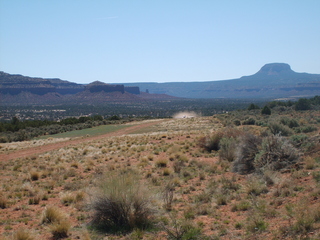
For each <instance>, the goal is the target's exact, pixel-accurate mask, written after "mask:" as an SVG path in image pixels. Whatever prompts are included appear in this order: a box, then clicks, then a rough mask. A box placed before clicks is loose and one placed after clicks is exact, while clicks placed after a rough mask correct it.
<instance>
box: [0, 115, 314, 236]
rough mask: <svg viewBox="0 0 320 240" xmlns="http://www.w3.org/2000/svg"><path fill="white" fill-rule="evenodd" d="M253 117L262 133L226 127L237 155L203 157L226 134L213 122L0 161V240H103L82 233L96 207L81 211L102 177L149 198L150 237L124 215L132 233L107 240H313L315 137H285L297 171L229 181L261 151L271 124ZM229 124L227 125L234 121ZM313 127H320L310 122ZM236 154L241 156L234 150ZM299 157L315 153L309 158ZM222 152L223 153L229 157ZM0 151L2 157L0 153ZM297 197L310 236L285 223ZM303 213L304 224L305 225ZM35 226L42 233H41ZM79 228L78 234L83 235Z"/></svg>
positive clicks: (176, 122)
mask: <svg viewBox="0 0 320 240" xmlns="http://www.w3.org/2000/svg"><path fill="white" fill-rule="evenodd" d="M237 114H238V113H235V115H234V116H233V117H234V118H237V119H239V121H240V122H241V121H243V120H244V116H236V115H237ZM304 114H305V113H304ZM318 115H319V117H318V118H319V119H320V114H318ZM281 117H284V116H281ZM281 117H279V119H281ZM285 117H287V115H285ZM219 118H220V116H219ZM229 118H230V114H225V116H221V119H226V121H227V120H228V119H229ZM254 118H255V122H256V123H257V122H261V123H263V124H264V125H261V126H253V125H250V126H249V125H246V126H243V125H239V126H234V125H233V130H234V132H235V133H234V135H232V134H230V135H228V136H231V137H230V138H226V139H228V140H229V141H232V140H233V137H234V139H237V141H235V143H236V147H234V146H233V145H228V144H227V143H226V144H225V143H224V142H223V141H224V140H222V141H220V142H219V143H220V150H219V151H220V152H219V151H212V152H207V151H203V149H202V148H200V147H199V145H198V142H199V139H201V138H202V137H204V136H208V135H211V134H214V133H215V132H217V131H221V132H224V128H223V127H222V124H221V123H220V122H219V121H220V120H218V118H217V117H203V118H195V119H193V120H191V119H172V120H166V121H164V122H162V123H161V124H159V125H157V127H152V128H150V129H148V131H146V132H144V133H140V134H132V135H125V136H115V137H110V138H105V139H98V140H94V141H91V142H88V143H85V144H83V143H82V144H77V145H73V146H67V147H64V148H61V149H59V150H55V151H52V152H48V153H43V154H39V155H37V156H35V157H26V158H21V159H14V160H12V161H8V162H1V163H0V164H1V165H0V174H1V178H2V179H3V181H1V183H0V193H1V194H0V203H1V201H2V200H3V202H5V203H4V204H5V208H1V214H0V235H1V234H4V236H7V237H8V236H12V234H13V233H14V232H15V231H16V229H17V228H20V227H22V226H23V227H24V228H27V229H28V230H30V231H31V232H33V231H35V232H36V235H37V236H36V237H37V239H45V238H44V237H43V236H49V235H50V236H51V237H52V238H54V237H55V238H59V237H66V236H68V237H67V238H70V239H90V237H91V238H92V239H102V238H104V237H106V236H105V233H100V232H99V231H96V230H94V229H92V228H91V227H89V226H88V225H87V223H89V222H93V219H94V216H95V214H96V213H95V210H94V209H93V208H91V209H88V207H87V204H86V203H88V202H90V201H93V200H95V199H97V198H96V197H97V196H100V194H101V192H99V191H100V190H101V189H100V190H99V188H100V187H99V186H100V185H99V183H101V182H102V180H103V179H104V178H103V176H110V177H113V176H114V177H116V176H123V175H126V174H128V173H130V172H134V173H135V174H136V176H138V179H139V181H138V182H139V183H140V185H137V186H139V187H142V188H144V187H148V191H147V194H146V196H149V194H151V196H152V197H151V198H148V197H146V198H142V199H146V200H147V199H149V200H150V201H148V204H150V205H151V206H152V208H151V210H152V214H151V215H150V218H148V220H149V219H150V220H152V223H155V225H154V226H155V227H156V228H155V229H149V228H147V227H145V226H146V225H148V224H146V225H144V224H142V226H144V227H141V229H137V228H135V226H138V225H140V224H138V223H137V222H136V223H134V222H135V221H136V220H135V219H136V218H135V217H133V216H131V217H129V219H130V224H129V226H130V227H128V229H131V230H130V231H131V233H128V234H127V232H126V231H123V232H122V235H117V234H114V233H113V232H112V231H111V232H108V237H110V238H112V239H138V238H141V237H143V238H144V239H154V237H155V236H157V237H158V238H159V240H160V239H161V240H162V239H179V237H183V238H182V239H233V238H239V239H247V238H249V239H250V238H251V239H259V238H260V239H268V238H271V239H272V236H274V234H275V232H278V231H279V234H280V235H279V238H284V239H286V238H287V239H290V238H292V236H296V238H297V239H299V238H302V236H307V237H310V239H312V237H314V239H317V236H319V235H320V230H319V229H320V222H319V218H320V217H319V216H320V211H319V210H318V209H319V204H317V199H319V198H320V192H319V190H318V189H319V182H320V180H319V179H320V177H319V176H318V175H319V161H318V160H317V159H318V158H317V156H318V155H319V152H317V149H320V148H319V147H317V146H318V145H317V144H318V142H317V141H318V140H317V138H316V137H314V136H315V134H316V132H309V133H306V134H305V136H307V137H304V138H303V139H305V140H301V142H299V141H300V140H299V139H298V138H299V137H296V136H299V135H292V136H291V137H290V138H285V139H287V140H291V139H298V140H297V141H296V142H294V143H299V144H294V146H295V147H296V148H297V149H298V150H299V151H302V152H303V153H304V156H303V158H302V161H303V164H302V163H300V162H298V164H297V165H292V166H293V167H294V168H290V169H286V168H284V169H280V170H277V169H274V168H272V169H260V170H259V171H257V172H254V171H252V172H250V171H242V172H240V171H239V172H238V171H235V172H232V171H231V170H232V168H234V166H235V165H236V164H239V163H243V162H240V161H239V160H240V158H238V157H239V156H240V155H241V154H242V155H241V156H242V157H245V158H246V159H249V160H250V161H251V164H252V166H253V170H254V161H255V155H256V154H257V152H260V151H261V149H262V148H261V146H262V145H261V143H262V140H263V139H264V138H265V137H267V136H270V134H269V135H268V134H265V131H266V129H267V127H266V126H267V123H268V121H269V120H270V119H271V118H273V116H272V115H271V116H267V117H265V116H263V117H261V116H254ZM288 118H290V116H288ZM301 118H302V117H301ZM296 119H300V117H296ZM303 119H305V121H306V122H305V126H307V125H310V123H309V122H308V121H309V120H307V119H308V118H307V117H305V116H304V117H303ZM229 120H230V121H229ZM229 120H228V121H229V125H230V124H232V122H233V121H234V119H229ZM277 121H278V122H279V121H280V120H277ZM297 121H298V120H297ZM310 121H311V120H310ZM298 124H299V127H301V126H303V125H300V122H299V121H298ZM312 124H320V122H318V123H317V122H315V121H313V123H312ZM229 129H230V128H229ZM229 129H228V130H226V132H227V131H229ZM292 129H294V128H292ZM243 132H244V133H243ZM240 133H241V134H240ZM90 135H92V134H90ZM247 135H250V136H254V137H252V138H251V140H252V141H251V142H249V143H248V141H247V140H245V141H243V139H245V138H246V136H247ZM300 135H301V134H300ZM239 140H240V141H239ZM36 141H47V140H36ZM306 141H309V142H310V143H312V148H310V147H308V148H306V147H305V146H306V145H305V143H306ZM48 143H49V141H48ZM255 143H258V144H256V145H257V148H254V147H253V150H252V149H251V146H253V145H252V144H255ZM24 144H27V143H24ZM28 144H30V145H31V144H32V143H31V142H30V143H28ZM36 144H38V143H35V145H36ZM21 146H22V145H21ZM310 146H311V145H310ZM223 147H226V148H225V149H223ZM240 147H243V148H242V150H241V151H240ZM222 149H223V150H222ZM306 149H312V151H313V152H308V150H306ZM15 150H16V149H15ZM221 150H222V151H226V152H225V153H227V155H225V156H226V157H224V156H223V154H222V151H221ZM233 150H235V152H233ZM0 151H5V150H4V148H1V149H0ZM10 151H13V150H12V149H11V150H10ZM84 151H85V154H83V152H84ZM250 151H251V152H250ZM253 152H254V154H252V155H250V154H251V153H253ZM273 152H276V151H273ZM229 153H230V155H229ZM234 153H236V154H235V155H233V154H234ZM240 153H241V154H240ZM156 154H158V155H156ZM252 156H253V157H252ZM269 156H270V155H269ZM158 160H160V162H161V161H163V160H164V162H165V164H163V165H162V163H161V164H160V162H159V164H158V162H157V161H158ZM242 160H243V158H242ZM242 170H243V169H242ZM32 172H35V173H36V174H35V175H37V174H39V177H37V178H35V179H32V177H31V173H32ZM253 172H254V173H253ZM239 173H241V174H239ZM107 178H108V177H107ZM286 179H287V180H286ZM132 182H135V183H136V181H132ZM126 188H130V187H129V185H128V186H126V187H124V188H122V189H123V190H125V189H126ZM132 189H134V187H132ZM151 189H152V191H151ZM98 193H99V194H98ZM105 193H106V192H105ZM130 194H131V193H130ZM130 194H128V196H129V195H130ZM102 195H103V194H102ZM111 195H113V196H116V194H111ZM119 195H120V194H119ZM39 196H40V201H39V202H38V204H34V202H37V201H34V199H35V198H38V197H39ZM132 196H134V194H132ZM141 196H144V193H141V194H140V195H138V197H137V199H134V200H131V201H129V202H132V203H133V202H135V201H136V202H138V203H139V201H138V200H139V198H140V199H141ZM1 197H2V198H1ZM132 198H134V197H132ZM132 198H131V199H132ZM302 198H306V199H307V204H306V203H304V204H301V206H303V208H305V212H306V213H312V214H313V217H312V219H313V220H312V219H311V220H312V221H311V223H312V224H311V227H308V222H310V221H306V222H303V221H302V220H299V219H300V218H299V216H298V214H296V215H292V217H289V215H288V211H287V210H286V206H287V205H288V204H289V203H294V207H293V209H294V211H296V212H299V211H300V210H299V209H300V208H298V207H297V206H296V204H300V199H302ZM91 203H92V202H91ZM98 205H99V204H98ZM100 205H102V204H100ZM138 205H139V204H138ZM0 207H1V205H0ZM52 208H53V209H52ZM48 209H49V210H48ZM50 210H51V213H50ZM52 210H53V211H52ZM153 210H155V211H156V212H157V213H158V214H155V212H153ZM133 212H134V211H133ZM306 213H305V215H303V214H301V216H306ZM45 216H47V217H45ZM173 216H174V217H173ZM55 219H56V220H55ZM142 219H143V217H142ZM301 219H303V218H302V217H301ZM305 219H306V218H305ZM39 221H40V223H42V224H40V225H39ZM64 221H66V222H65V224H64ZM68 223H69V224H68ZM70 223H72V224H71V225H70ZM79 226H81V228H83V229H85V230H84V231H82V230H80V228H79ZM132 226H134V227H132ZM281 229H282V232H281V231H280V230H281ZM117 231H122V230H121V229H120V230H119V229H118V230H117ZM84 232H85V233H86V234H84ZM290 232H291V233H293V234H294V235H292V234H291V233H290ZM289 233H290V234H289ZM85 235H86V236H85ZM175 237H176V238H175ZM177 237H178V238H177Z"/></svg>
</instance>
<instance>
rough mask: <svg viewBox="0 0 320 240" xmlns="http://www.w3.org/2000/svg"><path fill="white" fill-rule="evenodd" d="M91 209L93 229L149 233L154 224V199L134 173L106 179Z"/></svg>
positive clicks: (102, 182)
mask: <svg viewBox="0 0 320 240" xmlns="http://www.w3.org/2000/svg"><path fill="white" fill-rule="evenodd" d="M99 189H100V192H99V193H98V194H97V195H96V196H95V198H94V199H93V202H92V204H91V207H92V209H93V211H94V215H93V219H92V222H91V223H92V225H93V226H94V227H97V228H99V229H101V230H104V231H116V232H117V231H120V232H123V231H131V230H133V229H135V228H137V229H146V228H148V227H150V226H151V225H152V223H153V216H154V210H153V208H152V206H151V197H150V196H151V195H150V193H149V192H148V191H147V190H146V189H145V188H143V187H142V185H141V184H140V183H139V181H138V179H137V177H136V176H135V175H133V174H131V173H120V174H118V175H117V176H112V177H109V178H104V179H102V181H101V184H100V186H99Z"/></svg>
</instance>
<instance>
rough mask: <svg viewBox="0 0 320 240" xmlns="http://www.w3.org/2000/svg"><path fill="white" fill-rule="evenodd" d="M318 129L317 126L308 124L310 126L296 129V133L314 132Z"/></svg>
mask: <svg viewBox="0 0 320 240" xmlns="http://www.w3.org/2000/svg"><path fill="white" fill-rule="evenodd" d="M317 130H318V128H317V127H314V126H310V125H308V126H303V127H300V128H297V129H295V132H296V133H309V132H314V131H317Z"/></svg>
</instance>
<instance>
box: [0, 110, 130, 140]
mask: <svg viewBox="0 0 320 240" xmlns="http://www.w3.org/2000/svg"><path fill="white" fill-rule="evenodd" d="M132 120H133V119H121V118H120V117H118V116H112V117H109V118H106V119H103V117H102V116H101V115H95V116H93V117H79V118H75V117H70V118H65V119H63V120H61V121H49V120H24V121H20V120H19V119H18V118H17V117H13V118H12V120H11V121H10V122H0V142H2V143H5V142H14V141H24V140H29V139H32V138H34V137H38V136H42V135H51V134H57V133H62V132H68V131H74V130H81V129H86V128H91V127H95V126H100V125H107V124H119V123H124V122H128V121H132Z"/></svg>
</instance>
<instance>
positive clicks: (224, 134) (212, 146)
mask: <svg viewBox="0 0 320 240" xmlns="http://www.w3.org/2000/svg"><path fill="white" fill-rule="evenodd" d="M243 134H244V133H243V132H242V131H240V130H237V129H234V128H226V129H225V130H224V131H219V132H215V133H214V134H213V135H211V136H206V137H202V138H200V139H199V143H198V144H199V146H200V147H201V148H203V149H204V150H206V151H208V152H211V151H218V150H219V149H220V148H221V145H220V142H221V140H222V139H223V138H226V139H231V138H233V139H237V138H238V137H240V136H241V135H243Z"/></svg>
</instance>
